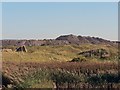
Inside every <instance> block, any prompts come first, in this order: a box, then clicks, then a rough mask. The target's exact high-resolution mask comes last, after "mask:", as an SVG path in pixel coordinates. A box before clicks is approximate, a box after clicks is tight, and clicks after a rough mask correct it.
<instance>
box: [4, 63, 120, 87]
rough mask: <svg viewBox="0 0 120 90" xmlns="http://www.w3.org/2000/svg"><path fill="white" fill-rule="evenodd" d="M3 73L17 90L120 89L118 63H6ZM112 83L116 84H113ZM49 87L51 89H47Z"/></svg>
mask: <svg viewBox="0 0 120 90" xmlns="http://www.w3.org/2000/svg"><path fill="white" fill-rule="evenodd" d="M3 64H4V66H3V73H4V75H7V76H8V78H9V79H11V80H13V81H14V82H15V83H14V84H13V86H15V87H17V88H47V87H48V88H54V87H57V88H69V87H72V88H76V87H77V88H83V87H84V86H85V85H87V86H85V87H86V88H87V87H99V86H101V87H107V86H109V84H112V87H113V88H114V87H119V84H120V78H119V76H118V69H119V68H118V63H117V62H108V61H106V62H81V63H80V62H78V63H77V62H51V63H49V62H46V63H43V62H41V63H33V62H26V63H23V62H22V63H21V65H20V64H19V63H15V62H3ZM111 80H112V81H111ZM46 85H47V86H46Z"/></svg>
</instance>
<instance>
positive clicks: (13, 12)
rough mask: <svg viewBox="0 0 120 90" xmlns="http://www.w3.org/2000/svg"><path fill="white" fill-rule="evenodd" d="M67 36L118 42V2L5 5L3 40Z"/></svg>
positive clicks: (3, 8)
mask: <svg viewBox="0 0 120 90" xmlns="http://www.w3.org/2000/svg"><path fill="white" fill-rule="evenodd" d="M0 5H1V4H0ZM67 34H74V35H82V36H95V37H101V38H104V39H108V40H118V3H117V2H19V3H18V2H16V3H15V2H6V3H2V38H3V39H50V38H51V39H54V38H56V37H58V36H60V35H67Z"/></svg>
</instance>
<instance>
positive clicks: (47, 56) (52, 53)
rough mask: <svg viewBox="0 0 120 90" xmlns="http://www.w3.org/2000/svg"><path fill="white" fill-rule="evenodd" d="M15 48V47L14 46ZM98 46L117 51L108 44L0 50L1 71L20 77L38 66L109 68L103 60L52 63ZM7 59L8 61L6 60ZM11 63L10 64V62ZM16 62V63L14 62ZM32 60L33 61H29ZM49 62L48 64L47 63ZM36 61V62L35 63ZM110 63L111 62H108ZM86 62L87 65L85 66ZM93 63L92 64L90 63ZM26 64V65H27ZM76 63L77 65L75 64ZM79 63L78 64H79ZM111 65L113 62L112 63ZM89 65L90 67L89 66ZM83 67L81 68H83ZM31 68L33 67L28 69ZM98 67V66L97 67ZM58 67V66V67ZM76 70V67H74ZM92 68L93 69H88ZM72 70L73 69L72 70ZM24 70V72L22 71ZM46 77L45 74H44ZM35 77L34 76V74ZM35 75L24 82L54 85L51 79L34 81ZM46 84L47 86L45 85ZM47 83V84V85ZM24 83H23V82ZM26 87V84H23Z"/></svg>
mask: <svg viewBox="0 0 120 90" xmlns="http://www.w3.org/2000/svg"><path fill="white" fill-rule="evenodd" d="M14 48H15V47H14ZM98 48H104V49H107V50H108V51H109V52H111V54H113V55H115V54H116V53H117V50H118V49H117V48H115V47H112V46H108V45H91V44H86V45H80V46H77V45H65V46H32V47H27V49H28V52H27V53H18V52H2V60H3V62H4V63H3V64H4V65H3V72H4V73H5V74H7V75H8V76H12V77H13V78H14V79H15V77H16V78H18V79H19V78H21V77H20V76H21V74H24V73H28V74H29V73H30V72H33V71H34V67H35V70H36V69H37V68H38V69H39V68H40V67H41V68H42V66H43V67H44V66H48V68H50V67H51V68H52V69H53V68H54V69H57V67H58V66H60V67H61V68H68V70H69V69H70V70H72V69H71V68H73V69H74V68H80V66H81V65H83V66H84V67H85V68H87V67H88V68H89V69H90V67H93V66H95V67H94V68H95V69H96V68H97V66H99V65H97V64H96V63H98V64H100V67H102V66H101V65H103V66H104V67H105V66H107V68H106V67H105V68H106V69H109V68H108V66H110V67H111V65H104V63H105V64H108V63H109V62H103V63H102V64H101V63H100V62H94V63H93V62H91V63H90V62H85V65H84V64H81V63H75V65H73V63H70V64H69V63H67V62H65V64H64V63H61V64H60V63H59V62H58V63H56V62H55V63H54V62H53V61H69V60H72V59H73V58H75V57H78V56H79V55H78V53H79V52H81V51H86V50H92V49H98ZM20 60H21V62H23V63H22V64H21V65H22V66H21V67H22V68H20V69H21V70H19V65H20V64H19V62H20ZM8 61H9V62H8ZM10 62H11V63H12V64H11V63H10ZM14 62H17V63H14ZM25 62H28V63H25ZM30 62H33V63H30ZM38 62H48V64H47V63H45V65H44V63H41V64H40V63H38ZM49 62H50V64H49ZM37 63H38V64H37ZM110 63H111V62H110ZM87 64H88V66H87ZM92 64H94V65H92ZM27 65H28V66H27ZM77 65H78V66H77ZM79 65H80V66H79ZM112 65H113V64H112ZM89 66H90V67H89ZM84 67H83V68H84ZM30 68H33V69H30ZM98 68H99V67H98ZM105 68H104V69H105ZM26 69H27V70H26ZM58 69H59V68H58ZM75 70H77V69H75ZM90 70H93V69H90ZM73 71H74V70H73ZM23 72H24V73H23ZM19 75H20V76H19ZM44 76H45V78H46V75H44ZM35 77H36V76H35ZM35 77H33V80H32V79H31V78H28V79H27V81H26V82H25V83H26V84H27V85H29V84H30V85H32V86H31V87H42V88H45V87H47V86H48V87H54V85H53V82H52V81H51V80H45V81H44V82H43V81H42V82H40V83H38V82H36V81H35V80H38V79H35ZM46 84H47V86H46ZM48 84H49V85H48ZM23 85H24V84H23ZM25 87H26V86H25Z"/></svg>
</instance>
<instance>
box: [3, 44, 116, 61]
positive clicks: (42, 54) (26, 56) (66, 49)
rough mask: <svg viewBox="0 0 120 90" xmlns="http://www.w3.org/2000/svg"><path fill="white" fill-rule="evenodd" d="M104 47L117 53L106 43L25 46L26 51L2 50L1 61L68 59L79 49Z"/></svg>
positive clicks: (76, 53) (76, 54) (75, 54)
mask: <svg viewBox="0 0 120 90" xmlns="http://www.w3.org/2000/svg"><path fill="white" fill-rule="evenodd" d="M98 48H104V49H107V50H108V51H109V52H110V53H111V54H113V55H114V54H116V53H117V48H115V47H112V46H107V45H90V44H86V45H80V46H77V45H65V46H32V47H27V49H28V52H27V53H18V52H2V60H3V61H17V62H19V61H20V60H21V61H23V62H27V61H30V62H44V61H47V62H51V61H69V60H71V59H73V58H75V57H78V53H79V52H81V51H86V50H92V49H98Z"/></svg>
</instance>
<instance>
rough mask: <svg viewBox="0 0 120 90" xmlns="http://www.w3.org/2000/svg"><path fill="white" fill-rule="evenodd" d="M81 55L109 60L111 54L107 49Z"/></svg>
mask: <svg viewBox="0 0 120 90" xmlns="http://www.w3.org/2000/svg"><path fill="white" fill-rule="evenodd" d="M79 55H83V56H84V57H97V58H108V57H110V54H109V53H108V52H107V50H105V49H96V50H89V51H84V52H80V53H79Z"/></svg>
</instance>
